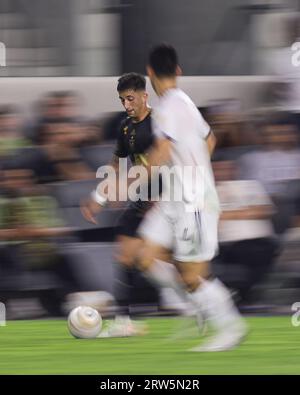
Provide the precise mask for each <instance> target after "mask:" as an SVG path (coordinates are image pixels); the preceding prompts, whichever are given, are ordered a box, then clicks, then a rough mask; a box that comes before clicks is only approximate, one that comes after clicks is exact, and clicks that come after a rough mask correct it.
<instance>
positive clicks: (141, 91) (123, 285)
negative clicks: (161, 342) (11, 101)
mask: <svg viewBox="0 0 300 395" xmlns="http://www.w3.org/2000/svg"><path fill="white" fill-rule="evenodd" d="M117 91H118V93H119V98H120V100H121V103H122V105H123V107H124V108H125V110H126V112H127V115H128V116H127V118H126V119H124V121H122V122H121V125H120V131H119V136H118V139H117V145H116V150H115V153H114V156H113V160H112V163H111V165H112V166H113V167H114V169H115V170H116V173H117V174H118V170H119V159H120V158H126V157H129V158H130V160H131V162H132V165H143V164H145V161H146V160H147V159H146V157H145V152H146V151H147V150H149V148H150V147H151V145H152V144H153V142H154V135H153V133H152V129H151V116H150V114H151V108H150V107H149V106H148V103H147V99H148V94H147V92H146V80H145V77H144V76H142V75H140V74H137V73H128V74H124V75H123V76H121V77H120V78H119V80H118V86H117ZM150 193H151V191H150ZM106 203H107V201H106V199H105V198H103V197H102V196H101V195H99V194H97V193H96V192H94V193H93V194H92V198H91V199H89V200H88V201H86V202H84V204H83V205H82V206H81V211H82V214H83V216H84V217H85V218H86V219H87V220H88V221H90V222H93V223H96V219H95V216H96V215H97V214H98V213H99V212H100V211H101V208H102V207H103V206H104V205H105V204H106ZM150 206H151V203H150V202H149V201H141V200H139V201H137V202H131V203H130V204H129V206H128V208H127V209H126V211H125V212H124V214H123V216H122V218H121V221H120V225H121V230H120V232H119V234H118V238H117V241H118V245H119V247H118V252H117V261H118V263H119V264H120V265H119V271H120V278H121V279H120V282H119V283H118V284H117V287H116V290H115V298H116V301H117V303H118V310H119V314H118V315H117V316H116V319H115V321H114V323H113V324H112V325H111V326H110V327H109V328H108V329H107V330H104V331H102V336H107V337H123V336H124V337H125V336H135V335H140V334H143V332H144V329H145V328H144V327H143V325H142V324H141V323H136V322H133V321H131V320H130V317H129V305H130V300H131V299H132V286H133V275H134V268H133V266H134V263H135V262H133V258H132V257H133V256H135V252H136V251H137V250H138V249H139V248H140V245H141V240H140V239H139V238H138V236H137V234H136V231H137V229H138V227H139V225H140V223H141V221H142V219H143V216H144V214H145V213H146V211H147V210H148V209H149V208H150Z"/></svg>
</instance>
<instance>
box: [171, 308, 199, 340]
mask: <svg viewBox="0 0 300 395" xmlns="http://www.w3.org/2000/svg"><path fill="white" fill-rule="evenodd" d="M178 321H179V323H178V324H177V325H176V327H175V330H174V331H173V334H172V335H171V336H169V337H168V340H171V341H174V340H183V339H188V338H191V337H198V336H199V335H200V336H204V335H205V333H206V332H207V322H206V320H205V318H204V317H203V315H201V314H200V313H195V314H193V315H184V316H181V317H180V319H179V320H178Z"/></svg>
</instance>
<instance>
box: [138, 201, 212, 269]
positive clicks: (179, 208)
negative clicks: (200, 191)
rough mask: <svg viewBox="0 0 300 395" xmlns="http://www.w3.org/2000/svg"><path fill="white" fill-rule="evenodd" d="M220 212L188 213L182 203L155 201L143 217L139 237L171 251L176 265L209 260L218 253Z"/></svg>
mask: <svg viewBox="0 0 300 395" xmlns="http://www.w3.org/2000/svg"><path fill="white" fill-rule="evenodd" d="M218 221H219V212H209V211H200V212H188V211H186V210H185V207H184V204H183V203H182V202H164V201H163V202H162V201H160V202H158V203H156V204H155V205H154V206H153V207H152V209H151V210H150V211H148V213H147V214H146V216H145V218H144V220H143V221H142V223H141V225H140V227H139V229H138V234H139V235H140V236H141V237H142V238H143V239H146V240H150V241H152V242H153V243H155V244H158V245H161V246H162V247H164V248H167V249H169V250H172V252H173V257H174V259H175V260H177V261H179V262H202V261H210V260H211V259H212V258H213V257H214V256H215V255H216V253H217V251H218Z"/></svg>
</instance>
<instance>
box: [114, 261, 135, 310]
mask: <svg viewBox="0 0 300 395" xmlns="http://www.w3.org/2000/svg"><path fill="white" fill-rule="evenodd" d="M135 270H136V269H135V268H133V267H128V266H125V265H122V264H118V265H117V270H116V272H117V273H116V280H115V295H114V296H115V299H116V303H117V311H118V314H120V315H129V313H130V305H131V304H132V303H133V300H132V298H133V292H132V290H133V287H134V272H135Z"/></svg>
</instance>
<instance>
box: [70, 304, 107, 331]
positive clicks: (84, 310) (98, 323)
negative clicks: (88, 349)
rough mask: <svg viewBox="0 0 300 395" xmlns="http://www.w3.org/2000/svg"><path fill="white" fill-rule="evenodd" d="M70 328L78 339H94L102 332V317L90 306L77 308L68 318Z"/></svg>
mask: <svg viewBox="0 0 300 395" xmlns="http://www.w3.org/2000/svg"><path fill="white" fill-rule="evenodd" d="M68 328H69V331H70V333H71V334H72V335H73V336H74V337H76V338H79V339H94V338H96V337H97V336H98V335H99V333H100V332H101V328H102V318H101V315H100V314H99V313H98V311H97V310H95V309H93V308H92V307H89V306H78V307H75V309H73V310H72V311H71V312H70V314H69V316H68Z"/></svg>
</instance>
